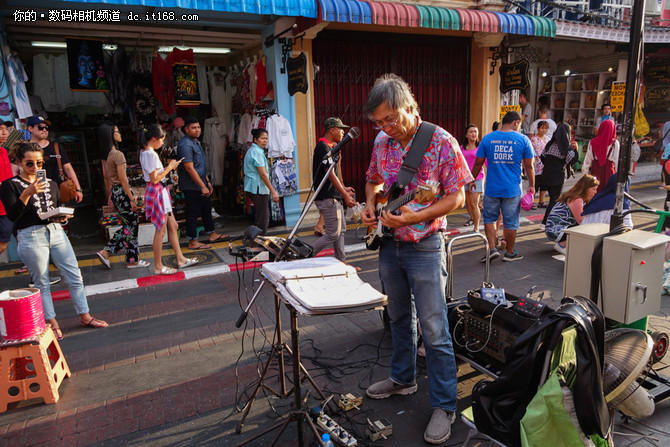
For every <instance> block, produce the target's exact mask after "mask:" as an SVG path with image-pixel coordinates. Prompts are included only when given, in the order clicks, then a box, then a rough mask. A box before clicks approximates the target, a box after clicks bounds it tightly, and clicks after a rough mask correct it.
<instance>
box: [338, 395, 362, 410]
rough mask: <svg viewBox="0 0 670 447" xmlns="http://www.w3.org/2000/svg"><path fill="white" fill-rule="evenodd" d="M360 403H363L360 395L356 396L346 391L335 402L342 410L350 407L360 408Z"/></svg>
mask: <svg viewBox="0 0 670 447" xmlns="http://www.w3.org/2000/svg"><path fill="white" fill-rule="evenodd" d="M362 403H363V398H362V397H360V396H359V397H356V396H354V395H353V394H351V393H347V394H344V395H342V396H341V397H340V400H339V402H337V406H338V407H340V408H341V409H342V410H344V411H349V410H351V409H352V408H355V409H357V410H360V408H359V405H361V404H362Z"/></svg>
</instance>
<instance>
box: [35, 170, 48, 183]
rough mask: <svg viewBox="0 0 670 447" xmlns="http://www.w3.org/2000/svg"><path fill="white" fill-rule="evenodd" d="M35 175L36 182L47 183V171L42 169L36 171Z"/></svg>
mask: <svg viewBox="0 0 670 447" xmlns="http://www.w3.org/2000/svg"><path fill="white" fill-rule="evenodd" d="M35 175H36V176H37V180H40V179H41V180H44V181H45V182H46V181H47V171H45V170H44V169H38V170H37V171H36V172H35Z"/></svg>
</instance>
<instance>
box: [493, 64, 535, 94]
mask: <svg viewBox="0 0 670 447" xmlns="http://www.w3.org/2000/svg"><path fill="white" fill-rule="evenodd" d="M529 67H530V63H529V62H528V61H527V60H526V59H524V60H521V61H519V62H516V63H514V64H502V65H501V66H500V92H501V93H507V92H509V91H511V90H525V89H527V88H528V86H529V85H530V81H529V80H528V68H529Z"/></svg>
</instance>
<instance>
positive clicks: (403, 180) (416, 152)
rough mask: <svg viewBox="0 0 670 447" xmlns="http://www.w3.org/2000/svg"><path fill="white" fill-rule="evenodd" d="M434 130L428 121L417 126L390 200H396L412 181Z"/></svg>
mask: <svg viewBox="0 0 670 447" xmlns="http://www.w3.org/2000/svg"><path fill="white" fill-rule="evenodd" d="M435 129H437V126H436V125H435V124H433V123H429V122H428V121H424V122H422V123H421V125H420V126H419V129H418V130H417V131H416V136H415V137H414V141H412V145H411V146H410V148H409V150H408V151H407V155H405V160H404V161H403V163H402V166H400V171H398V178H397V180H396V182H395V184H394V186H393V188H392V190H391V196H390V198H391V199H396V198H398V197H399V196H400V194H401V193H402V191H403V190H404V189H405V188H406V187H407V185H409V184H410V183H411V182H412V180H414V176H415V175H416V171H418V169H419V165H420V164H421V159H422V158H423V154H425V153H426V151H427V150H428V146H430V140H431V139H432V137H433V134H434V133H435Z"/></svg>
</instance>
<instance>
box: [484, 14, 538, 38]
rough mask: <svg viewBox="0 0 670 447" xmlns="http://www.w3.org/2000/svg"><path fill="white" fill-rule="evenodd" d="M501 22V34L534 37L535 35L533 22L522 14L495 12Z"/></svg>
mask: <svg viewBox="0 0 670 447" xmlns="http://www.w3.org/2000/svg"><path fill="white" fill-rule="evenodd" d="M494 14H495V15H497V16H498V19H499V20H500V32H503V33H510V34H525V35H527V36H532V35H534V34H535V27H534V25H533V21H532V20H531V19H530V18H529V17H526V16H523V15H521V14H506V13H504V12H494Z"/></svg>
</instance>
